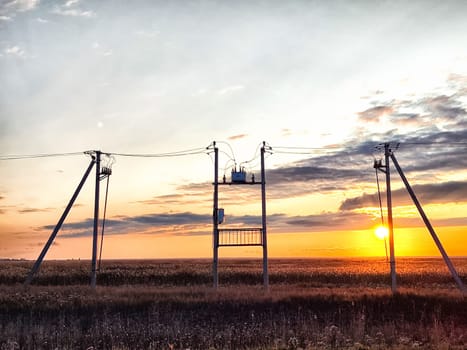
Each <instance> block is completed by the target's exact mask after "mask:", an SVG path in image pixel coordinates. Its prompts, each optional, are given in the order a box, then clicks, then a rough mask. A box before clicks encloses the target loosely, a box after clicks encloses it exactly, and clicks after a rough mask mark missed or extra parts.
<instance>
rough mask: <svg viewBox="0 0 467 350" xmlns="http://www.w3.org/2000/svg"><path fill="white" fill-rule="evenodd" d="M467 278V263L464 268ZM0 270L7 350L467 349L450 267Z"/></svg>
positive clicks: (192, 264)
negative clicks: (29, 279) (33, 273)
mask: <svg viewBox="0 0 467 350" xmlns="http://www.w3.org/2000/svg"><path fill="white" fill-rule="evenodd" d="M453 262H454V264H455V266H456V268H457V270H458V272H459V273H460V275H461V278H462V279H463V281H464V282H467V259H454V260H453ZM31 266H32V262H26V261H3V262H0V320H1V323H0V349H2V350H3V349H300V348H301V349H332V348H342V349H387V348H393V349H413V348H421V349H466V348H467V298H465V297H464V296H462V294H461V293H460V292H459V290H458V289H457V288H456V285H455V284H454V282H453V281H452V278H451V276H450V275H449V273H448V271H447V268H446V267H445V266H444V263H443V262H442V260H441V259H429V258H427V259H409V258H406V259H398V262H397V271H398V282H399V285H400V288H399V293H398V294H396V295H392V294H391V292H390V286H389V282H390V279H389V273H388V270H389V268H388V265H387V263H386V262H385V261H384V260H380V259H301V260H298V259H296V260H282V259H281V260H271V261H270V284H271V285H270V291H269V292H265V291H264V290H263V289H262V286H261V283H262V277H261V271H262V269H261V263H260V261H257V260H253V261H252V260H221V261H220V265H219V280H220V288H219V290H218V291H214V290H213V289H212V287H211V284H212V276H211V263H210V261H207V260H173V261H157V260H154V261H105V262H103V266H102V270H101V271H100V273H99V275H98V284H99V286H98V287H97V288H96V290H92V289H91V288H90V287H88V283H89V268H90V263H89V262H88V261H87V262H86V261H50V262H49V261H47V262H45V263H44V264H43V266H42V268H41V271H40V274H39V276H37V278H36V279H35V280H34V283H33V285H32V286H30V287H29V288H25V287H23V286H22V283H23V281H24V279H25V276H26V274H27V272H28V271H29V269H30V268H31Z"/></svg>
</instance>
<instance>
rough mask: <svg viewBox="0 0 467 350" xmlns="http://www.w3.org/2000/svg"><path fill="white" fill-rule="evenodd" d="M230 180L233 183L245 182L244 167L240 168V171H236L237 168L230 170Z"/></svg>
mask: <svg viewBox="0 0 467 350" xmlns="http://www.w3.org/2000/svg"><path fill="white" fill-rule="evenodd" d="M232 182H233V183H242V182H246V172H245V169H243V168H242V169H240V171H237V169H233V170H232Z"/></svg>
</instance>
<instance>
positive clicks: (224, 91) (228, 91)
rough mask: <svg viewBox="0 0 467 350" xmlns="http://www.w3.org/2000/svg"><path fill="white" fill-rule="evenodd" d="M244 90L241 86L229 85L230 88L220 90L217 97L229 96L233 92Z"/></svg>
mask: <svg viewBox="0 0 467 350" xmlns="http://www.w3.org/2000/svg"><path fill="white" fill-rule="evenodd" d="M244 88H245V86H243V85H230V86H227V87H225V88H222V89H220V90H219V91H218V92H217V93H218V94H219V95H231V94H233V93H235V92H238V91H240V90H243V89H244Z"/></svg>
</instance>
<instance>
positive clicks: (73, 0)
mask: <svg viewBox="0 0 467 350" xmlns="http://www.w3.org/2000/svg"><path fill="white" fill-rule="evenodd" d="M77 3H79V0H68V1H67V2H66V3H65V4H64V5H63V6H64V7H72V6H74V5H76V4H77Z"/></svg>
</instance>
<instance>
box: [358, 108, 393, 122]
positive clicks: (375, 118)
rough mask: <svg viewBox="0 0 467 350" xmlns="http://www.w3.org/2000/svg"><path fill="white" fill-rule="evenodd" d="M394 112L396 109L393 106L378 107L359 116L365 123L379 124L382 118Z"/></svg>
mask: <svg viewBox="0 0 467 350" xmlns="http://www.w3.org/2000/svg"><path fill="white" fill-rule="evenodd" d="M393 112H394V109H393V108H392V107H391V106H376V107H372V108H368V109H366V110H364V111H363V112H360V113H358V116H359V119H360V120H361V121H363V122H370V123H378V122H379V121H380V119H381V117H382V116H385V115H388V114H391V113H393Z"/></svg>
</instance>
